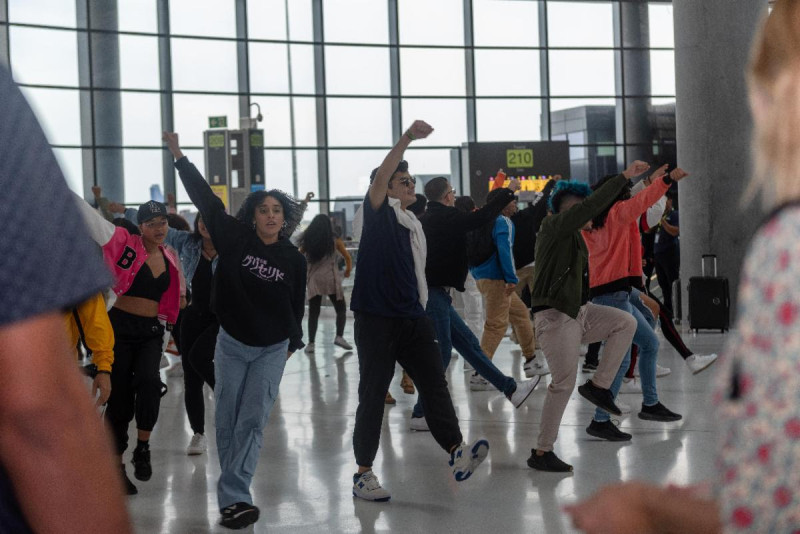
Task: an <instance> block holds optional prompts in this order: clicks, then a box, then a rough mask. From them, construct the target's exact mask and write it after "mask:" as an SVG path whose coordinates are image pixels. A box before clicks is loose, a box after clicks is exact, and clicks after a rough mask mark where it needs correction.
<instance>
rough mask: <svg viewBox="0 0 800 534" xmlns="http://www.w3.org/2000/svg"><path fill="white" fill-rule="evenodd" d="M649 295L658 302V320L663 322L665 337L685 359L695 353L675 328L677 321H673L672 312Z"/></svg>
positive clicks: (662, 330) (662, 328)
mask: <svg viewBox="0 0 800 534" xmlns="http://www.w3.org/2000/svg"><path fill="white" fill-rule="evenodd" d="M670 294H671V293H670ZM649 297H650V298H651V299H653V300H655V301H656V302H657V303H658V322H659V323H660V324H661V333H662V334H664V339H666V340H667V341H669V344H670V345H672V346H673V347H674V348H675V350H677V351H678V354H680V355H681V358H683V359H684V360H685V359H686V358H688V357H689V356H691V355H692V354H694V352H692V350H691V349H690V348H689V347H687V346H686V343H684V341H683V338H682V337H681V335H680V334H679V333H678V329H677V328H675V323H673V322H672V313H670V311H669V310H668V309H667V307H666V306H664V303H663V302H661V301H660V300H658V299H657V298H656V297H654V296H653V295H649Z"/></svg>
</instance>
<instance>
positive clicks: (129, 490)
mask: <svg viewBox="0 0 800 534" xmlns="http://www.w3.org/2000/svg"><path fill="white" fill-rule="evenodd" d="M120 467H121V468H122V485H123V487H124V489H125V495H136V494H137V493H139V490H138V489H136V486H134V485H133V482H131V479H129V478H128V473H126V472H125V464H121V465H120Z"/></svg>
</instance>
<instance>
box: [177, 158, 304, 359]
mask: <svg viewBox="0 0 800 534" xmlns="http://www.w3.org/2000/svg"><path fill="white" fill-rule="evenodd" d="M175 167H176V168H177V169H178V173H179V174H180V177H181V181H182V182H183V186H184V187H185V188H186V192H187V193H188V194H189V198H191V199H192V202H193V203H194V205H195V206H197V209H198V210H200V215H201V216H202V217H203V223H204V224H205V225H206V228H208V233H209V234H210V235H211V241H212V242H213V243H214V248H215V249H216V250H217V254H218V255H219V263H218V264H217V270H216V272H215V273H214V283H213V287H212V293H211V309H212V310H213V311H214V313H215V314H216V315H217V317H218V318H219V324H220V326H222V328H224V329H225V331H226V332H227V333H228V334H230V335H231V336H233V338H234V339H236V340H238V341H240V342H241V343H244V344H245V345H250V346H253V347H266V346H269V345H274V344H275V343H279V342H281V341H283V340H284V339H286V338H289V351H295V350H297V349H299V348H302V347H303V341H302V339H303V329H302V320H303V314H304V313H305V296H306V260H305V258H304V257H303V255H302V254H300V252H298V250H297V248H296V247H295V246H294V245H293V244H292V243H291V242H290V241H289V240H288V239H286V238H281V239H279V240H278V242H277V243H273V244H271V245H265V244H264V242H263V241H261V239H260V238H259V237H258V236H257V235H256V233H255V231H254V230H253V228H252V226H251V225H247V224H244V223H242V222H241V221H239V220H238V219H236V218H235V217H232V216H230V215H228V214H227V213H225V205H224V204H223V203H222V200H220V199H219V197H217V196H216V195H215V194H214V192H213V191H212V190H211V187H210V186H209V185H208V183H206V181H205V180H204V179H203V176H202V175H201V174H200V172H199V171H198V170H197V168H196V167H195V166H194V165H193V164H192V163H190V162H189V160H188V159H187V158H186V157H183V158H181V159H179V160H178V161H176V162H175Z"/></svg>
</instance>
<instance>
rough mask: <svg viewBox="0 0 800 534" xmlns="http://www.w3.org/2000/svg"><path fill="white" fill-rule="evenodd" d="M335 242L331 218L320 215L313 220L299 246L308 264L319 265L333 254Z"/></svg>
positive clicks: (301, 237)
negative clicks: (318, 263)
mask: <svg viewBox="0 0 800 534" xmlns="http://www.w3.org/2000/svg"><path fill="white" fill-rule="evenodd" d="M334 240H335V236H334V234H333V225H332V224H331V220H330V218H329V217H328V216H327V215H323V214H319V215H317V216H316V217H314V218H313V219H312V220H311V224H309V225H308V228H306V231H305V232H303V234H302V235H301V236H300V239H299V241H298V242H297V246H298V248H301V249H303V253H304V254H305V255H306V258H307V259H308V263H317V262H319V261H322V260H323V259H325V258H326V257H328V256H329V255H331V254H333V250H334Z"/></svg>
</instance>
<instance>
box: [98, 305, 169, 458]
mask: <svg viewBox="0 0 800 534" xmlns="http://www.w3.org/2000/svg"><path fill="white" fill-rule="evenodd" d="M108 318H109V319H111V326H112V328H113V329H114V364H113V366H112V368H111V369H112V370H111V396H110V397H109V399H108V407H107V408H106V420H107V421H108V424H109V426H110V427H111V433H112V435H113V436H114V443H115V444H116V447H117V454H122V453H123V452H125V449H127V448H128V425H129V424H130V422H131V421H132V420H133V416H134V415H136V427H137V428H138V429H139V430H145V431H148V432H149V431H151V430H153V427H154V426H155V425H156V421H157V420H158V409H159V407H160V405H161V375H160V374H159V366H160V363H161V348H162V346H163V342H164V326H163V325H162V324H161V323H159V322H158V319H157V318H155V317H140V316H138V315H133V314H131V313H127V312H124V311H122V310H118V309H117V308H111V311H109V312H108Z"/></svg>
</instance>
